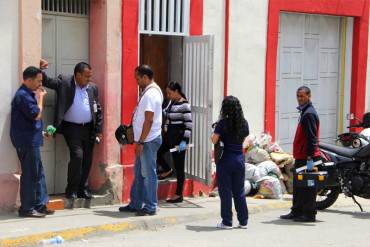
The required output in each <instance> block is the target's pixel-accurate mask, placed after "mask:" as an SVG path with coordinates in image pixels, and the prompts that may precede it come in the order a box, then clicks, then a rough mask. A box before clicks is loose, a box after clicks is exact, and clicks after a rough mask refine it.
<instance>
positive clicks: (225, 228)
mask: <svg viewBox="0 0 370 247" xmlns="http://www.w3.org/2000/svg"><path fill="white" fill-rule="evenodd" d="M217 228H218V229H224V230H231V229H233V227H232V226H226V225H224V223H222V222H221V223H218V224H217Z"/></svg>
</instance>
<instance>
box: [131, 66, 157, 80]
mask: <svg viewBox="0 0 370 247" xmlns="http://www.w3.org/2000/svg"><path fill="white" fill-rule="evenodd" d="M135 72H136V73H138V74H139V76H140V77H143V76H144V75H146V76H147V77H148V78H149V79H150V80H151V79H153V76H154V72H153V70H152V68H151V67H150V66H149V65H146V64H142V65H140V66H138V67H137V68H136V69H135Z"/></svg>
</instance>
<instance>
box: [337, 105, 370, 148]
mask: <svg viewBox="0 0 370 247" xmlns="http://www.w3.org/2000/svg"><path fill="white" fill-rule="evenodd" d="M347 119H348V120H355V121H357V122H358V123H357V124H354V125H351V126H349V127H348V129H353V128H364V129H363V130H362V131H361V132H360V133H356V132H347V133H343V134H340V135H339V136H338V138H337V143H339V144H341V145H342V146H343V147H352V148H360V147H364V146H366V145H368V144H369V143H370V136H369V134H370V113H369V112H368V113H365V114H364V116H363V119H362V120H360V119H358V118H356V117H355V116H354V115H348V117H347Z"/></svg>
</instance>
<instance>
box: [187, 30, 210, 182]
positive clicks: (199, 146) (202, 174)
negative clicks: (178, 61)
mask: <svg viewBox="0 0 370 247" xmlns="http://www.w3.org/2000/svg"><path fill="white" fill-rule="evenodd" d="M213 49H214V48H213V36H210V35H206V36H192V37H184V52H183V58H184V61H183V66H184V70H183V75H184V80H183V81H184V92H185V94H186V96H187V97H188V100H189V102H190V104H191V106H192V117H193V132H192V137H191V143H193V144H194V148H191V149H190V150H189V152H188V153H187V157H186V164H185V171H186V173H187V175H188V176H190V177H191V178H194V179H197V180H200V181H202V182H205V183H208V184H209V183H210V182H211V170H212V146H211V142H210V134H211V124H212V85H213Z"/></svg>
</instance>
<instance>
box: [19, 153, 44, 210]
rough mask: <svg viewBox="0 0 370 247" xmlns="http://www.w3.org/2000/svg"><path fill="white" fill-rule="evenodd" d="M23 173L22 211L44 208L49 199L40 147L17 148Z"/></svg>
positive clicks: (21, 189) (21, 188) (21, 190)
mask: <svg viewBox="0 0 370 247" xmlns="http://www.w3.org/2000/svg"><path fill="white" fill-rule="evenodd" d="M17 154H18V158H19V161H20V162H21V168H22V174H21V182H20V183H21V185H20V197H21V207H20V209H19V211H20V212H23V213H30V212H32V211H33V210H42V209H43V208H44V207H46V204H47V203H48V201H49V197H48V193H47V190H46V182H45V173H44V168H43V167H42V162H41V155H40V147H21V148H17Z"/></svg>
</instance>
